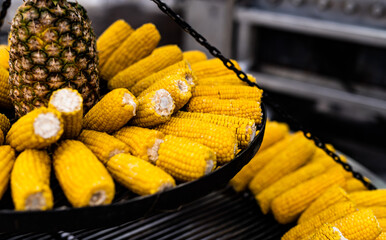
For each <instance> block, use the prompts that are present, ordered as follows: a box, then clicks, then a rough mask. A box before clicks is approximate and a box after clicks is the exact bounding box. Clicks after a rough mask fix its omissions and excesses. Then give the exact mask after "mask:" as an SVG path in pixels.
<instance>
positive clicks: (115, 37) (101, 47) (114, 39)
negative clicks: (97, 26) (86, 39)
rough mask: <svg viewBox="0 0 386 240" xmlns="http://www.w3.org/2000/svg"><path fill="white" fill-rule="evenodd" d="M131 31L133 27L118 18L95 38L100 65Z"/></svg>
mask: <svg viewBox="0 0 386 240" xmlns="http://www.w3.org/2000/svg"><path fill="white" fill-rule="evenodd" d="M133 32H134V29H132V28H131V26H130V25H129V24H127V23H126V22H125V21H124V20H122V19H119V20H117V21H115V22H114V23H113V24H111V25H110V27H108V28H107V29H106V30H105V31H104V32H103V33H102V35H101V36H100V37H99V38H98V40H97V49H98V57H99V66H100V67H102V66H103V65H104V64H105V63H106V61H107V59H109V57H110V56H111V54H113V53H114V52H115V50H117V49H118V48H119V46H120V45H121V44H122V42H124V41H125V39H127V38H128V37H129V36H130V35H131V34H132V33H133Z"/></svg>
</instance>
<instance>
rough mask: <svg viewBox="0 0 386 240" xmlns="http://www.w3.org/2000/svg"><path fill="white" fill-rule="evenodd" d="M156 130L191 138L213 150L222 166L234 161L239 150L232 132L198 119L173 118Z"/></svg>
mask: <svg viewBox="0 0 386 240" xmlns="http://www.w3.org/2000/svg"><path fill="white" fill-rule="evenodd" d="M156 129H157V130H159V131H161V132H163V133H164V134H170V135H175V136H177V137H186V138H189V139H191V140H192V141H195V142H198V143H201V144H203V145H205V146H207V147H209V148H211V149H212V150H214V152H215V153H216V158H217V163H218V164H220V165H221V164H224V163H227V162H229V161H230V160H232V159H233V158H234V156H235V153H236V150H237V140H236V135H235V133H234V132H232V130H230V129H228V128H225V127H222V126H217V125H215V124H212V123H207V122H202V121H200V120H198V119H185V118H175V117H172V118H171V120H170V121H168V122H166V123H164V124H162V125H159V126H157V127H156Z"/></svg>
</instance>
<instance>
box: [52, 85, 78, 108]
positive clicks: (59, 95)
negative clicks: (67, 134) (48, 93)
mask: <svg viewBox="0 0 386 240" xmlns="http://www.w3.org/2000/svg"><path fill="white" fill-rule="evenodd" d="M82 101H83V100H82V97H81V96H79V95H78V94H76V92H73V91H72V90H70V89H65V88H64V89H61V90H58V91H57V92H55V93H54V95H53V96H52V99H51V101H50V102H51V104H52V105H54V107H55V108H56V109H57V110H58V111H59V112H63V113H71V112H74V111H78V110H80V108H81V107H82Z"/></svg>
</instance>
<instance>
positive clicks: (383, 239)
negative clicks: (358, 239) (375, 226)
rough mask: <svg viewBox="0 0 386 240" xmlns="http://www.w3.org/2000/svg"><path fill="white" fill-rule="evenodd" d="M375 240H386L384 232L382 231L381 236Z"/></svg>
mask: <svg viewBox="0 0 386 240" xmlns="http://www.w3.org/2000/svg"><path fill="white" fill-rule="evenodd" d="M375 240H386V232H385V230H383V229H382V232H381V234H379V236H378V237H377V238H376V239H375Z"/></svg>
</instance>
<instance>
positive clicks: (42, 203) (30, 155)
mask: <svg viewBox="0 0 386 240" xmlns="http://www.w3.org/2000/svg"><path fill="white" fill-rule="evenodd" d="M50 172H51V159H50V157H49V156H48V153H47V152H46V151H39V150H34V149H27V150H25V151H24V152H22V153H21V154H20V155H19V156H18V157H17V159H16V161H15V164H14V166H13V170H12V174H11V190H12V199H13V203H14V205H15V209H16V210H47V209H51V208H52V206H53V196H52V191H51V189H50ZM27 173H28V174H27Z"/></svg>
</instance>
